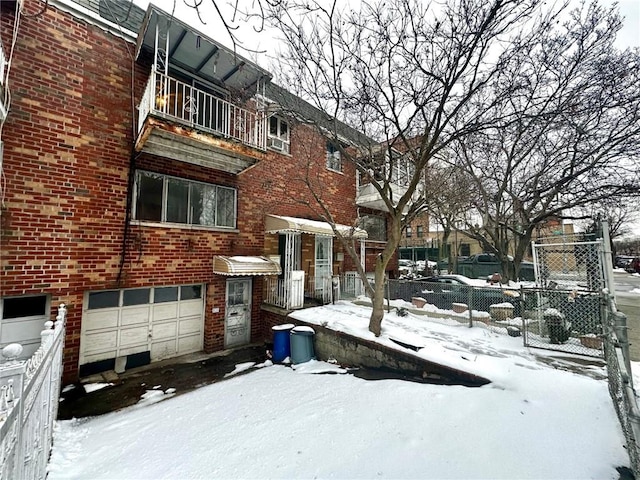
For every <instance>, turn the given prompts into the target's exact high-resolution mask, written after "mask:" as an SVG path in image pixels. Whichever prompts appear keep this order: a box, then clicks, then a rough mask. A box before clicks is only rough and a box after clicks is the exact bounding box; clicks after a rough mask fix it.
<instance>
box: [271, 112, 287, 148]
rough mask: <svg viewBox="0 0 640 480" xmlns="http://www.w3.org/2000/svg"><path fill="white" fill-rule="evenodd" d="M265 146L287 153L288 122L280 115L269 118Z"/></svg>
mask: <svg viewBox="0 0 640 480" xmlns="http://www.w3.org/2000/svg"><path fill="white" fill-rule="evenodd" d="M267 146H268V147H269V148H271V149H272V150H277V151H278V152H282V153H289V124H288V123H287V122H285V121H284V120H283V119H281V118H280V117H276V116H272V117H271V118H269V136H268V139H267Z"/></svg>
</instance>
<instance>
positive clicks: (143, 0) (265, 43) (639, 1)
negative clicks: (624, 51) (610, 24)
mask: <svg viewBox="0 0 640 480" xmlns="http://www.w3.org/2000/svg"><path fill="white" fill-rule="evenodd" d="M174 1H175V13H176V16H177V17H178V18H179V19H181V20H182V21H184V22H185V23H187V24H188V25H190V26H192V27H194V28H196V29H198V30H200V31H201V32H203V33H204V34H206V35H208V36H209V37H211V38H213V39H214V40H216V41H218V42H220V43H222V44H224V45H227V46H229V47H231V46H232V43H231V41H230V39H229V36H228V35H227V33H226V32H225V30H224V28H223V26H222V23H221V21H220V20H219V18H218V16H217V14H216V13H215V10H214V8H213V1H214V0H202V6H201V11H202V12H203V14H202V19H203V20H204V21H205V22H206V25H203V24H202V22H201V20H200V19H199V18H198V16H197V15H196V13H195V11H194V9H193V8H189V7H187V6H186V5H185V2H186V3H187V4H190V5H193V4H194V2H196V1H198V0H151V2H150V1H149V0H134V3H135V4H137V5H139V6H141V7H142V8H146V7H147V5H148V4H149V3H153V4H155V5H157V6H158V7H160V8H161V9H163V10H165V11H167V12H171V11H172V10H173V8H174ZM572 1H573V2H574V3H576V4H578V3H579V1H580V0H572ZM217 3H218V5H219V7H220V9H221V10H222V11H223V12H227V13H226V15H227V18H231V15H232V10H231V8H230V7H229V4H230V3H232V2H230V0H217ZM233 3H235V2H233ZM240 3H241V4H249V3H250V2H246V1H245V2H240ZM600 3H601V4H603V5H607V6H609V5H612V4H613V3H614V0H600ZM617 3H618V6H619V9H620V13H621V14H622V16H623V17H624V26H623V28H622V30H621V31H620V33H619V34H618V40H617V44H618V47H620V48H626V47H640V0H618V2H617ZM237 35H238V37H240V38H242V39H243V42H244V43H245V45H244V46H245V47H247V48H249V49H252V50H267V51H268V52H269V51H270V52H271V53H273V44H274V39H273V35H270V34H269V33H268V32H262V33H256V32H255V31H254V26H253V25H248V24H241V25H239V28H238V30H237ZM239 53H240V54H241V55H242V56H245V57H248V58H250V59H252V60H256V58H255V57H256V55H254V54H251V53H248V52H239ZM267 56H270V55H267ZM257 61H258V63H259V64H260V66H262V67H265V68H267V67H268V62H267V61H266V59H265V58H264V55H259V56H258V58H257Z"/></svg>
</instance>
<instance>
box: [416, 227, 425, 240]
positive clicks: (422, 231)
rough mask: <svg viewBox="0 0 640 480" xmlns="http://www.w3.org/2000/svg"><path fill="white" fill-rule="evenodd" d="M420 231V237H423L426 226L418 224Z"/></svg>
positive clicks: (418, 232)
mask: <svg viewBox="0 0 640 480" xmlns="http://www.w3.org/2000/svg"><path fill="white" fill-rule="evenodd" d="M417 228H418V231H417V232H416V233H417V234H418V238H422V237H424V227H423V226H422V225H418V227H417Z"/></svg>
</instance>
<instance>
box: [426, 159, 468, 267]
mask: <svg viewBox="0 0 640 480" xmlns="http://www.w3.org/2000/svg"><path fill="white" fill-rule="evenodd" d="M424 179H425V180H424V184H423V188H424V193H423V195H424V210H425V211H426V212H427V213H428V214H429V223H431V222H432V221H434V222H435V223H437V224H438V225H440V226H441V227H442V232H443V234H442V245H447V244H448V240H449V237H450V236H451V233H452V232H453V231H454V230H456V229H459V228H460V227H461V226H462V227H464V228H466V226H467V225H473V224H474V215H473V211H472V206H473V205H474V204H475V202H474V198H473V195H474V192H475V191H474V189H473V179H472V178H470V177H469V176H468V175H467V174H466V173H465V172H464V171H462V170H461V169H459V168H457V167H455V166H451V165H449V164H447V163H445V162H433V163H430V164H429V165H427V167H426V168H425V174H424ZM476 222H477V216H476ZM446 254H447V255H446V256H447V259H448V261H449V271H456V269H457V257H458V256H459V254H460V252H458V251H457V246H456V250H455V251H451V249H448V250H447V251H446Z"/></svg>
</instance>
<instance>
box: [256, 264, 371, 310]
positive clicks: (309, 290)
mask: <svg viewBox="0 0 640 480" xmlns="http://www.w3.org/2000/svg"><path fill="white" fill-rule="evenodd" d="M291 277H292V278H291V280H289V281H288V282H287V281H286V280H285V279H283V278H274V277H269V278H267V279H266V282H265V294H264V302H265V303H267V304H269V305H275V306H277V307H280V308H284V309H287V310H294V309H298V308H303V307H304V305H305V301H307V302H310V303H311V304H313V302H316V303H321V304H327V303H331V302H332V301H333V300H334V293H335V300H340V299H341V298H356V297H358V296H360V295H364V293H365V290H364V286H363V284H362V280H361V279H360V277H359V275H358V274H357V273H356V272H346V273H344V274H342V275H341V276H340V278H339V280H340V281H339V283H338V285H336V290H335V291H334V285H333V282H332V278H322V279H315V278H313V277H307V279H306V281H305V278H304V272H303V271H294V272H292V276H291Z"/></svg>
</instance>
